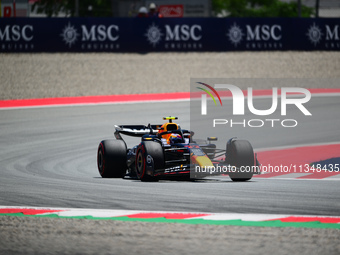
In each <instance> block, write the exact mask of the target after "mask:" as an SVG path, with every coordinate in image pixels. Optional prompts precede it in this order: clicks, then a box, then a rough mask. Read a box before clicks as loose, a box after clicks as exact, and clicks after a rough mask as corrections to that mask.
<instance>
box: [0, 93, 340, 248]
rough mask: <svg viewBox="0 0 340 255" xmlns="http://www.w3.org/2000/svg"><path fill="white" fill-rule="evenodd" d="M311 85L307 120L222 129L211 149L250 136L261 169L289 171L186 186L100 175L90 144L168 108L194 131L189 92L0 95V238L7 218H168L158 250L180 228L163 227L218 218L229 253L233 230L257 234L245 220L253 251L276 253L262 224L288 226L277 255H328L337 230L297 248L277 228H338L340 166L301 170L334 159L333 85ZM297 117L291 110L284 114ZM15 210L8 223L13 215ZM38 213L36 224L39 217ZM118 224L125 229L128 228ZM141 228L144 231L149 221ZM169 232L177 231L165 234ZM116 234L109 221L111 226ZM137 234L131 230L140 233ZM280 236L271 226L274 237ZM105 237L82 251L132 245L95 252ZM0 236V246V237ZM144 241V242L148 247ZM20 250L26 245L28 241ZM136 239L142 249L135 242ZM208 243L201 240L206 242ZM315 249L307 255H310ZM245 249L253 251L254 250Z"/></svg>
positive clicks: (339, 143) (338, 151)
mask: <svg viewBox="0 0 340 255" xmlns="http://www.w3.org/2000/svg"><path fill="white" fill-rule="evenodd" d="M311 92H312V99H311V100H310V102H308V109H310V111H311V112H312V113H313V116H312V117H310V118H308V119H307V118H306V119H302V121H300V122H299V126H298V127H296V128H292V129H289V128H288V129H287V128H286V129H285V128H271V127H263V128H259V129H256V130H253V129H249V128H230V129H226V136H225V137H219V141H218V143H217V145H218V146H220V147H222V148H224V147H225V143H226V141H227V140H228V139H229V138H231V137H239V138H242V139H246V140H249V141H250V142H251V143H252V145H253V147H254V149H255V152H256V153H257V156H258V159H259V161H260V163H261V164H262V165H264V166H269V165H272V166H275V165H282V166H286V167H287V168H286V169H288V170H285V171H275V170H272V171H268V172H263V173H262V174H261V175H259V176H256V177H254V178H253V179H252V180H251V181H249V182H244V183H235V182H232V181H231V180H230V179H229V177H228V176H220V177H216V176H214V177H208V178H206V179H202V180H193V181H179V180H160V181H159V182H157V183H143V182H140V181H138V180H134V179H129V178H124V179H102V178H100V175H99V173H98V170H97V165H96V151H97V146H98V144H99V142H100V141H101V140H104V139H110V138H112V139H113V138H114V137H113V132H114V124H142V125H147V124H148V123H154V124H158V123H162V117H163V116H170V115H171V116H178V117H179V120H178V123H179V124H180V125H181V127H182V128H190V129H191V130H195V127H193V126H191V127H190V119H189V116H190V112H189V111H190V107H189V99H190V95H189V93H187V92H183V93H181V92H180V93H178V92H177V93H169V94H167V93H164V94H145V95H117V96H93V97H74V98H47V99H23V100H2V101H0V119H1V123H0V126H1V128H0V139H1V143H0V168H1V171H0V193H1V194H2V195H1V196H0V228H2V230H4V231H2V234H0V236H2V237H4V233H7V232H6V231H10V228H13V229H15V227H13V225H11V224H17V223H3V224H1V219H12V221H11V222H17V221H18V220H19V222H20V221H21V219H26V220H28V221H32V224H37V222H39V221H41V223H42V224H43V225H44V226H49V227H50V225H49V224H52V225H53V224H58V223H57V221H56V220H63V221H65V220H69V223H70V224H75V225H77V224H78V223H74V221H72V222H71V221H70V220H86V222H88V220H95V221H94V222H97V220H104V221H109V222H115V223H114V224H120V223H117V222H124V224H149V223H150V224H151V223H152V224H153V223H157V224H160V225H157V226H158V227H159V228H160V229H164V228H167V227H165V226H164V225H162V224H169V223H176V224H175V225H173V224H170V225H169V226H170V228H171V229H172V230H171V231H172V232H171V233H172V234H171V235H170V237H169V239H170V241H169V243H168V244H164V243H162V242H159V243H160V244H161V243H162V244H163V246H164V247H169V246H167V245H170V244H172V245H174V243H176V240H177V239H176V238H178V237H176V238H174V236H177V234H184V233H186V232H185V231H187V230H182V229H181V228H182V227H181V226H179V227H178V228H177V227H174V226H178V225H177V224H178V223H183V224H186V225H194V226H206V227H207V228H208V227H209V228H210V227H213V226H216V225H219V227H221V226H229V227H230V228H232V227H235V229H230V233H231V234H232V233H234V234H235V233H237V234H236V236H237V237H235V238H236V239H237V240H236V239H234V243H235V245H234V246H233V244H229V245H231V246H230V247H229V248H230V250H231V251H237V252H240V251H241V252H242V251H245V249H247V252H246V253H251V252H249V249H251V248H250V247H251V246H250V245H249V244H247V245H244V243H245V241H244V240H241V239H242V234H241V233H240V232H242V230H239V227H241V228H244V231H248V233H256V230H255V231H254V232H252V230H249V229H251V228H252V227H256V228H258V229H259V231H260V232H261V231H262V233H260V234H259V237H258V238H259V239H257V238H255V235H254V236H252V237H247V238H249V239H247V242H248V241H249V242H253V243H254V242H256V240H260V241H261V242H262V245H263V247H262V248H261V247H259V246H256V247H257V248H259V250H261V249H262V250H261V251H264V252H270V251H274V250H275V248H273V246H270V245H269V244H264V242H265V240H266V238H268V236H269V234H268V235H267V234H264V233H265V231H267V230H263V227H272V228H271V229H273V228H275V227H278V228H279V229H281V227H282V228H287V230H282V231H283V232H281V233H282V235H284V236H285V237H282V238H283V239H284V240H285V241H284V242H286V243H284V244H281V245H282V247H283V250H284V251H285V252H283V251H281V252H279V253H278V254H286V251H288V250H289V248H288V247H289V245H292V247H295V248H296V250H295V251H299V252H300V253H301V254H304V253H305V252H307V251H309V254H313V252H311V249H309V248H308V249H304V247H305V246H306V245H309V244H310V247H314V246H316V245H319V247H321V248H322V247H323V248H325V247H324V245H325V243H323V238H324V239H325V240H324V242H326V239H327V238H326V237H327V236H328V237H329V238H328V239H327V240H328V241H329V245H330V246H329V247H327V249H326V251H327V254H337V252H338V251H339V249H340V248H339V245H334V244H335V243H336V241H335V240H336V239H337V238H338V237H339V232H327V233H328V234H327V233H325V232H319V234H320V236H323V238H321V239H318V241H315V240H314V239H310V236H312V235H315V232H310V233H308V234H306V233H303V234H301V239H300V242H301V243H298V242H295V241H293V242H292V243H291V244H289V240H292V236H289V234H288V235H287V234H286V235H285V234H284V231H288V229H290V228H292V227H293V228H300V229H316V230H321V229H327V231H338V230H339V229H340V224H339V222H340V218H339V217H340V213H339V212H340V200H339V197H340V189H339V184H340V183H339V182H338V181H339V180H340V172H339V171H336V170H333V171H331V170H330V169H321V170H320V169H317V170H312V171H306V168H305V166H309V167H310V168H311V167H312V166H313V164H317V163H320V162H321V163H324V162H331V164H337V163H339V162H338V161H339V160H338V158H339V157H340V139H339V130H338V127H339V126H340V111H339V107H340V100H339V97H340V89H312V90H311ZM268 95H270V90H262V91H257V94H256V96H258V98H257V100H258V101H259V102H260V104H261V101H262V100H263V102H264V103H265V101H266V100H267V99H268V98H266V96H268ZM224 100H225V103H226V104H230V105H231V104H232V100H228V99H224ZM299 114H300V112H298V110H297V109H296V112H294V113H292V117H294V116H295V115H296V116H298V115H299ZM125 138H126V142H127V145H128V146H133V145H135V144H137V143H139V140H138V138H137V139H136V138H131V137H125ZM299 166H301V167H299ZM302 166H303V167H302ZM88 208H91V209H88ZM14 216H15V217H16V219H15V220H13V219H14V218H13V217H14ZM33 220H34V221H35V223H33ZM44 220H46V222H42V221H44ZM47 221H49V222H47ZM50 221H51V222H50ZM82 222H83V221H82ZM83 223H84V222H83ZM6 224H7V225H6ZM23 224H24V225H25V226H26V227H27V228H28V229H30V228H29V227H28V225H27V224H29V223H27V222H25V223H23ZM86 224H90V225H91V224H92V223H86ZM86 224H85V225H86ZM96 224H97V223H96ZM98 224H99V225H101V223H98ZM61 225H65V223H61ZM115 226H116V225H115ZM135 226H137V225H135ZM106 227H107V226H106ZM129 227H130V228H131V229H133V228H134V227H132V226H131V225H129ZM143 227H146V228H148V225H147V226H145V225H143ZM56 228H58V227H56ZM151 228H153V227H151ZM176 228H177V229H178V230H177V231H178V233H175V234H174V232H173V231H175V232H176V230H175V229H176ZM278 228H275V229H278ZM103 229H104V228H103ZM117 229H120V227H119V226H117ZM246 229H247V230H246ZM41 231H42V230H41ZM86 231H87V230H80V232H81V233H83V232H84V233H87V234H86V236H87V237H88V238H90V236H91V235H92V234H95V233H92V232H91V231H87V232H86ZM92 231H94V230H92ZM96 231H97V230H96ZM98 231H99V230H98ZM117 231H118V230H117ZM119 231H121V232H120V234H121V235H123V236H124V235H128V234H126V233H125V232H124V231H123V230H121V229H120V230H119ZM145 231H146V230H142V231H141V233H144V232H145ZM190 231H194V230H190ZM209 231H211V229H206V233H210V232H209ZM223 231H226V230H223ZM263 231H264V232H263ZM268 231H276V230H268ZM308 231H313V230H308ZM42 232H43V233H45V232H44V231H42ZM52 232H53V231H52ZM198 232H202V236H203V235H204V232H205V231H203V230H199V231H198ZM63 233H64V234H65V238H66V237H67V236H71V237H72V235H73V234H74V233H69V232H67V233H65V232H63ZM89 233H90V234H89ZM91 233H92V234H91ZM45 234H46V233H45ZM116 234H117V233H112V236H115V237H117V235H116ZM187 234H188V233H187ZM46 235H47V236H48V237H47V239H46V240H50V238H51V240H52V237H53V236H52V235H49V234H46ZM148 235H151V236H153V234H150V233H149V234H147V235H144V236H143V237H140V238H139V237H137V236H138V234H136V232H135V233H134V234H132V238H136V240H137V241H136V242H137V243H138V242H143V241H146V240H147V236H148ZM118 236H119V233H118ZM274 236H275V234H274ZM279 236H280V234H279V232H278V233H277V238H278V237H279ZM125 237H127V238H129V237H128V236H125ZM153 237H154V236H153ZM8 238H9V237H8V236H7V237H6V238H5V237H4V239H3V240H8ZM157 238H158V237H155V239H154V240H158V239H157ZM163 238H165V237H164V236H163ZM285 238H286V239H285ZM294 238H298V237H297V236H295V237H294ZM118 239H119V238H118ZM175 239H176V240H175ZM19 240H22V239H19ZM56 240H57V243H58V242H59V241H60V242H63V241H62V240H63V238H62V237H57V239H56ZM58 240H59V241H58ZM105 240H106V239H105V238H103V239H102V240H101V241H99V243H98V244H96V245H94V246H93V247H99V244H101V246H100V247H102V248H101V250H100V251H101V252H102V253H108V254H109V253H111V254H112V253H117V254H118V253H121V254H124V253H126V254H128V252H134V250H131V249H132V248H131V246H132V244H131V246H129V244H128V242H125V243H124V242H123V247H125V250H121V248H118V249H117V250H116V251H115V252H112V245H113V244H116V245H118V244H117V243H116V242H113V243H112V244H111V245H108V246H107V247H106V246H105V245H104V246H103V244H104V241H105ZM138 240H139V241H138ZM216 240H219V238H217V239H216ZM231 240H233V238H231ZM308 240H314V241H315V242H314V244H311V243H312V241H308ZM83 241H84V240H83ZM177 241H178V240H177ZM191 241H192V240H191ZM0 242H1V241H0ZM35 242H36V243H35ZM117 242H118V241H117ZM277 242H280V241H277ZM4 243H5V241H3V242H2V244H4ZM33 243H35V244H34V245H33V247H35V248H32V250H29V249H28V253H31V254H33V253H35V254H37V249H38V247H40V246H39V245H41V244H40V243H39V242H38V241H36V240H35V241H34V242H33ZM195 243H196V246H195V247H196V248H193V250H194V251H195V250H196V251H197V252H198V253H200V254H201V253H203V252H204V251H205V250H204V249H199V247H201V246H200V245H198V244H197V242H196V241H195ZM212 243H213V242H212ZM236 243H238V244H239V245H243V246H242V248H240V249H239V250H237V246H236ZM58 244H59V243H58ZM81 244H83V245H84V244H86V242H85V241H84V242H81V243H78V245H81ZM152 244H154V245H155V242H152ZM184 244H185V241H183V245H184ZM300 244H301V246H300ZM26 245H27V246H29V244H28V243H27V244H26ZM48 245H50V247H52V248H51V249H50V251H51V253H56V252H58V251H62V250H58V248H56V247H54V246H53V245H52V244H51V243H49V241H47V246H48ZM142 245H145V247H147V245H146V244H142ZM3 247H7V248H6V249H7V250H5V253H4V254H6V251H16V252H17V253H23V251H24V249H19V248H18V249H17V250H16V249H15V248H14V247H11V246H8V245H7V246H6V245H5V246H3ZM67 247H68V246H67V245H66V246H65V247H64V248H65V249H66V250H68V251H69V253H76V252H80V253H84V254H86V253H88V254H91V253H95V250H91V249H88V250H85V248H79V250H73V249H75V248H74V247H69V249H67ZM84 247H87V246H86V245H84ZM154 247H158V246H157V245H155V246H154ZM154 247H153V248H154ZM208 247H209V245H208V246H207V247H206V248H208ZM321 248H320V249H314V254H317V252H320V251H321V250H322V249H321ZM39 249H40V250H39V251H40V252H41V254H43V252H46V251H47V250H46V249H45V248H41V247H40V248H39ZM259 250H257V251H259ZM0 251H1V248H0ZM25 251H27V250H25ZM147 251H148V252H149V254H157V253H156V252H155V250H150V249H147V248H146V249H145V250H144V251H143V252H141V254H146V253H147ZM172 251H173V252H177V254H181V253H182V254H184V253H185V252H184V251H187V250H186V247H184V246H183V247H182V244H181V245H179V246H178V247H176V248H174V250H172ZM215 251H216V254H219V251H221V250H220V248H216V250H215ZM47 253H48V252H47ZM161 253H162V252H161ZM163 253H166V252H163ZM158 254H160V253H158ZM213 254H215V253H214V252H213ZM253 254H256V252H255V251H254V253H253Z"/></svg>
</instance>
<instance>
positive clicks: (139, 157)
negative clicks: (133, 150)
mask: <svg viewBox="0 0 340 255" xmlns="http://www.w3.org/2000/svg"><path fill="white" fill-rule="evenodd" d="M136 164H137V167H136V168H137V174H138V176H139V177H141V176H142V174H143V167H144V158H143V155H142V152H139V153H138V155H137V160H136Z"/></svg>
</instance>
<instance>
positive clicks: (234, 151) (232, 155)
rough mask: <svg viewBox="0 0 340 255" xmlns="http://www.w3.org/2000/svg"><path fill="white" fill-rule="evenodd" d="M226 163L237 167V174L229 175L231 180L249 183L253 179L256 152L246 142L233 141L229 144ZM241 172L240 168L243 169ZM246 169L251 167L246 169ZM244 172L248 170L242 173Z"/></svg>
mask: <svg viewBox="0 0 340 255" xmlns="http://www.w3.org/2000/svg"><path fill="white" fill-rule="evenodd" d="M226 161H227V163H228V164H230V165H232V166H236V167H237V168H238V170H237V171H236V172H232V173H229V177H230V179H232V180H233V181H235V182H243V181H248V180H250V179H251V178H252V177H253V171H252V170H253V169H252V168H251V167H253V166H254V165H255V157H254V150H253V147H252V146H251V144H250V143H249V142H248V141H246V140H231V141H230V142H229V143H228V144H227V157H226ZM241 167H242V169H241V170H239V168H241ZM244 167H249V168H247V169H244ZM242 170H243V171H244V170H247V171H246V172H242Z"/></svg>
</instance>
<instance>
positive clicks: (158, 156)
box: [135, 141, 164, 181]
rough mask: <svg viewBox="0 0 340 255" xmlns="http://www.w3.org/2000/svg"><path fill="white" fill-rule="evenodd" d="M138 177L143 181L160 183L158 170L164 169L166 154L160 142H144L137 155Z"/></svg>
mask: <svg viewBox="0 0 340 255" xmlns="http://www.w3.org/2000/svg"><path fill="white" fill-rule="evenodd" d="M135 165H136V175H137V177H138V179H140V180H141V181H158V178H157V176H155V175H154V171H155V170H156V169H162V168H164V152H163V148H162V145H161V144H159V143H158V142H153V141H144V142H143V143H142V144H141V145H140V146H139V147H138V148H137V153H136V161H135Z"/></svg>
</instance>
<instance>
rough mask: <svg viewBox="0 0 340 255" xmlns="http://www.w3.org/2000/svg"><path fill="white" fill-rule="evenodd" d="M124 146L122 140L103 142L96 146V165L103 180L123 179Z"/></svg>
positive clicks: (124, 169) (124, 165)
mask: <svg viewBox="0 0 340 255" xmlns="http://www.w3.org/2000/svg"><path fill="white" fill-rule="evenodd" d="M126 160H127V156H126V144H125V142H124V141H123V140H104V141H102V142H101V143H100V144H99V146H98V153H97V165H98V171H99V174H100V175H101V177H103V178H123V177H124V176H125V173H126V169H127V167H126Z"/></svg>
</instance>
